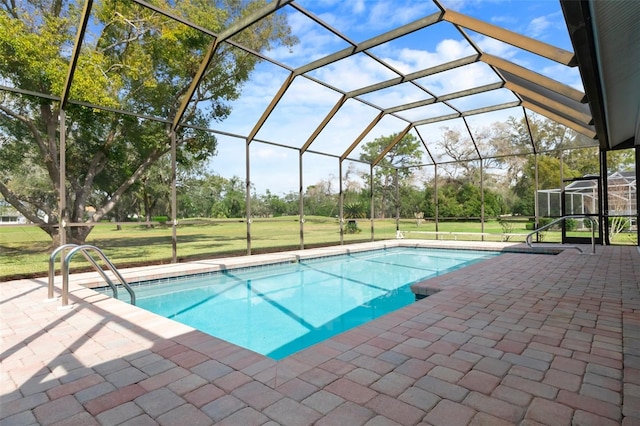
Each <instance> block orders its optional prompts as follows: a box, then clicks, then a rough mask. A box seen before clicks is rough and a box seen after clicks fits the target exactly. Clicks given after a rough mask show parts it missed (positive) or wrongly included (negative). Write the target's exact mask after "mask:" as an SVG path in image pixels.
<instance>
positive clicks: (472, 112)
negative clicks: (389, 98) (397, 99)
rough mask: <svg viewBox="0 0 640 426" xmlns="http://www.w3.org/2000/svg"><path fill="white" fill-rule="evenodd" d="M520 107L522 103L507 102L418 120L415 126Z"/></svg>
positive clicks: (414, 123)
mask: <svg viewBox="0 0 640 426" xmlns="http://www.w3.org/2000/svg"><path fill="white" fill-rule="evenodd" d="M519 105H520V101H513V102H506V103H503V104H498V105H492V106H488V107H483V108H476V109H470V110H469V111H464V112H455V113H453V114H447V115H441V116H438V117H433V118H427V119H424V120H418V121H414V122H413V125H414V126H424V125H425V124H431V123H437V122H439V121H447V120H452V119H454V118H460V117H468V116H470V115H476V114H484V113H486V112H492V111H499V110H501V109H508V108H513V107H517V106H519Z"/></svg>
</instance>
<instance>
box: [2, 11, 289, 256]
mask: <svg viewBox="0 0 640 426" xmlns="http://www.w3.org/2000/svg"><path fill="white" fill-rule="evenodd" d="M151 3H152V4H153V5H154V6H156V7H158V8H160V9H162V10H167V11H170V12H171V13H173V14H174V15H177V16H180V17H182V18H184V19H186V20H187V21H189V22H191V23H193V24H195V25H196V26H200V27H203V28H206V29H208V30H210V31H212V32H214V33H218V32H220V31H222V30H224V29H225V28H226V27H228V26H229V25H230V24H232V23H233V22H236V21H237V20H238V19H240V18H241V17H243V16H246V15H249V14H251V13H252V12H254V11H255V10H256V9H257V8H260V7H262V6H264V5H265V4H266V1H265V0H248V1H247V0H216V1H204V0H185V1H179V2H172V1H167V0H157V1H152V2H151ZM81 10H82V4H80V3H77V2H76V1H74V0H71V1H67V0H0V83H1V84H4V85H5V86H10V87H13V88H16V89H19V90H14V91H0V100H1V103H0V170H1V174H0V193H1V194H2V195H3V197H4V199H5V200H6V201H7V202H8V203H10V204H11V205H13V206H14V207H15V208H16V209H17V210H18V211H19V212H20V213H21V214H23V215H24V216H25V217H26V218H27V219H28V220H30V221H31V222H33V223H36V224H39V225H40V226H41V228H42V229H43V230H45V231H46V232H47V233H48V234H49V235H51V237H52V239H53V241H54V243H57V242H59V234H58V227H57V226H53V225H56V224H59V223H60V221H61V218H60V217H59V204H58V202H59V198H60V194H61V190H60V184H59V182H60V174H61V168H60V164H59V147H60V145H59V143H60V134H59V132H60V119H59V117H60V115H61V102H60V96H61V94H62V92H63V90H64V87H65V81H66V78H67V73H68V70H69V63H70V58H71V53H72V51H73V43H74V39H75V36H76V33H77V28H78V26H79V24H80V16H81ZM212 41H213V38H212V37H211V36H210V35H208V34H206V33H203V32H200V31H197V30H195V29H193V28H191V27H189V26H187V25H184V24H182V23H179V22H176V21H174V20H171V19H169V18H167V17H166V16H165V15H164V14H161V13H158V12H157V11H153V10H150V9H147V8H144V7H142V6H140V5H138V4H136V3H133V2H130V1H127V0H105V1H101V2H99V3H98V2H96V3H95V4H94V6H93V9H92V12H91V20H90V22H89V23H88V26H87V30H86V36H85V38H84V41H83V45H82V50H81V53H80V55H79V57H78V61H77V66H76V71H75V75H74V79H73V83H72V85H71V86H70V92H69V99H70V100H71V101H72V102H70V103H68V104H67V105H66V107H65V108H64V113H65V116H66V120H65V122H66V131H65V136H66V165H67V167H66V194H67V195H66V200H65V201H66V203H65V204H66V206H67V209H66V211H65V212H64V213H63V217H64V219H65V220H66V221H68V222H71V223H76V224H78V223H82V224H84V225H85V226H72V227H70V228H68V231H67V238H68V240H69V241H71V242H76V243H82V242H83V241H84V240H85V239H86V237H87V235H88V234H89V232H91V229H92V227H91V225H92V224H94V223H96V222H98V221H99V220H101V219H102V218H104V217H105V215H107V214H108V213H109V212H112V211H113V209H114V207H115V206H116V205H117V203H118V202H119V201H120V200H121V199H122V198H123V197H124V196H125V194H127V193H128V191H130V190H131V188H132V187H133V186H135V185H137V184H139V182H140V179H141V177H142V176H144V175H145V173H146V172H147V171H148V170H149V169H150V167H151V166H152V165H153V164H154V163H156V162H157V161H158V159H160V158H162V157H163V156H165V155H166V154H167V153H168V152H169V149H170V130H171V126H170V124H169V123H170V122H171V120H172V119H173V117H174V116H175V115H176V111H177V110H178V109H179V106H180V104H181V102H182V100H183V97H184V95H185V93H186V92H187V89H188V88H189V85H190V83H191V82H192V80H193V78H194V76H195V74H196V72H197V70H198V67H199V66H200V63H201V61H202V58H203V57H204V55H205V52H206V51H207V49H208V48H209V46H210V45H211V43H212ZM233 41H234V42H237V43H239V44H241V45H243V46H246V47H247V48H250V49H253V50H255V51H262V50H265V49H269V48H271V47H273V46H275V45H277V44H284V45H292V44H293V43H295V42H296V40H295V38H294V37H292V36H291V34H290V29H289V27H288V25H287V22H286V17H285V16H284V15H281V14H272V15H270V16H269V17H268V18H266V19H263V20H261V21H260V22H258V23H256V24H254V25H253V26H251V27H250V28H248V29H247V30H245V31H242V32H240V33H239V34H237V35H236V36H234V38H233ZM257 61H258V59H257V57H256V56H254V55H251V54H249V53H247V52H246V51H244V50H241V49H238V48H237V47H234V46H232V45H231V44H226V43H222V44H221V45H220V46H219V48H218V50H217V53H216V56H215V58H214V60H213V61H212V62H211V64H210V65H209V66H208V68H207V70H206V72H205V74H204V77H203V79H202V81H201V83H200V85H199V87H198V89H197V90H196V91H195V94H194V95H193V97H192V99H191V101H190V103H189V105H188V108H187V109H186V111H185V115H184V118H183V123H187V124H189V125H191V127H179V128H178V130H177V144H178V161H180V162H182V163H185V164H189V163H193V162H198V161H203V160H205V159H206V158H208V157H210V156H211V155H214V154H215V150H216V139H215V137H214V136H213V135H212V134H210V133H208V132H206V131H202V130H196V129H197V128H202V127H210V123H211V122H212V121H213V120H223V119H224V118H225V117H226V116H227V115H228V114H229V112H230V107H229V102H230V101H233V100H235V99H237V98H238V97H239V94H240V90H241V87H242V84H243V82H245V81H247V79H248V78H249V74H250V73H251V71H252V70H253V69H254V67H255V65H256V63H257ZM32 93H34V94H43V95H44V97H42V96H34V95H31V94H32ZM89 104H92V105H100V106H104V107H107V110H105V109H102V108H101V109H98V108H91V107H88V106H87V105H89ZM109 109H110V110H112V111H114V110H124V111H128V112H133V113H137V114H140V115H143V116H145V117H147V116H148V117H157V118H164V119H167V121H168V122H162V121H158V120H151V119H143V118H138V117H136V116H133V115H124V114H119V113H117V112H109ZM88 206H91V207H93V208H94V209H91V213H87V211H88V210H87V207H88Z"/></svg>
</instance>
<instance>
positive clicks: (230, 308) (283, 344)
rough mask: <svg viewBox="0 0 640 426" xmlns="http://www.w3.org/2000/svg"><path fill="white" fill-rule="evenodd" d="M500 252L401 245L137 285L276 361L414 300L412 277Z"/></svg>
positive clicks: (161, 303) (150, 299)
mask: <svg viewBox="0 0 640 426" xmlns="http://www.w3.org/2000/svg"><path fill="white" fill-rule="evenodd" d="M498 254H499V253H497V252H487V251H471V250H446V249H423V248H400V247H399V248H389V249H382V250H374V251H365V252H360V253H350V254H345V255H337V256H330V257H325V258H319V259H311V260H303V261H300V262H297V263H288V264H277V265H270V266H262V267H250V268H242V269H231V270H227V271H223V272H217V273H211V274H208V275H205V276H197V277H191V278H190V277H186V278H184V279H179V280H173V281H170V282H164V283H163V282H159V283H154V284H150V285H137V286H135V287H134V288H135V292H136V299H137V305H138V306H139V307H141V308H143V309H147V310H149V311H151V312H155V313H157V314H159V315H162V316H164V317H167V318H171V319H173V320H176V321H178V322H181V323H184V324H186V325H189V326H191V327H194V328H196V329H198V330H201V331H203V332H205V333H208V334H211V335H213V336H215V337H218V338H221V339H223V340H226V341H228V342H231V343H234V344H236V345H239V346H242V347H245V348H247V349H251V350H253V351H255V352H258V353H260V354H263V355H266V356H268V357H271V358H273V359H276V360H278V359H282V358H284V357H286V356H288V355H290V354H292V353H295V352H297V351H299V350H301V349H304V348H306V347H309V346H311V345H313V344H315V343H318V342H321V341H323V340H325V339H327V338H329V337H331V336H334V335H336V334H339V333H341V332H343V331H346V330H348V329H350V328H352V327H355V326H358V325H361V324H364V323H365V322H367V321H370V320H372V319H374V318H377V317H379V316H381V315H384V314H386V313H389V312H392V311H394V310H396V309H399V308H401V307H404V306H406V305H408V304H410V303H412V302H413V301H414V300H415V296H414V295H413V293H412V292H411V289H410V285H411V284H413V283H415V282H417V281H421V280H424V279H426V278H430V277H434V276H438V275H442V274H443V273H446V272H449V271H452V270H455V269H459V268H462V267H465V266H468V265H470V264H472V263H475V262H478V261H482V260H485V259H488V258H491V257H494V256H496V255H498ZM134 285H135V284H134Z"/></svg>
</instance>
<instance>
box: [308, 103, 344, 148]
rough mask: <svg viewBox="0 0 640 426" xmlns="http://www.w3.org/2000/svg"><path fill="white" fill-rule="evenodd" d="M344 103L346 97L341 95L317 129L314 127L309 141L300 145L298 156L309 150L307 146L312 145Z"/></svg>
mask: <svg viewBox="0 0 640 426" xmlns="http://www.w3.org/2000/svg"><path fill="white" fill-rule="evenodd" d="M346 101H347V96H346V95H342V97H341V98H340V99H339V100H338V102H336V104H335V105H334V106H333V108H331V111H329V113H328V114H327V115H326V116H325V117H324V119H323V120H322V122H321V123H320V124H319V125H318V127H316V129H315V130H314V131H313V133H312V134H311V136H309V139H307V141H306V142H305V144H304V145H302V148H300V154H304V153H305V151H306V150H307V149H308V148H309V146H310V145H311V144H312V143H313V141H314V140H316V138H317V137H318V135H319V134H320V132H322V130H324V128H325V127H326V126H327V124H329V121H331V119H332V118H333V117H334V116H335V115H336V114H337V113H338V111H339V110H340V108H342V106H343V105H344V103H345V102H346Z"/></svg>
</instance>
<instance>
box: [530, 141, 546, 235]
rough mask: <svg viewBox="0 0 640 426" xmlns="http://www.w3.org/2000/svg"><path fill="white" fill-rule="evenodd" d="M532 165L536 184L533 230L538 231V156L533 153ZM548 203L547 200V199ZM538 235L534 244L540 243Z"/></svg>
mask: <svg viewBox="0 0 640 426" xmlns="http://www.w3.org/2000/svg"><path fill="white" fill-rule="evenodd" d="M533 163H534V168H535V170H534V171H535V175H536V184H535V188H534V191H535V192H534V193H533V203H534V206H533V216H534V218H533V220H534V223H535V225H534V228H533V229H538V228H539V227H540V220H539V218H540V209H539V208H538V154H537V153H535V152H534V153H533ZM547 201H548V199H547ZM539 236H540V234H536V242H540V238H539Z"/></svg>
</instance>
